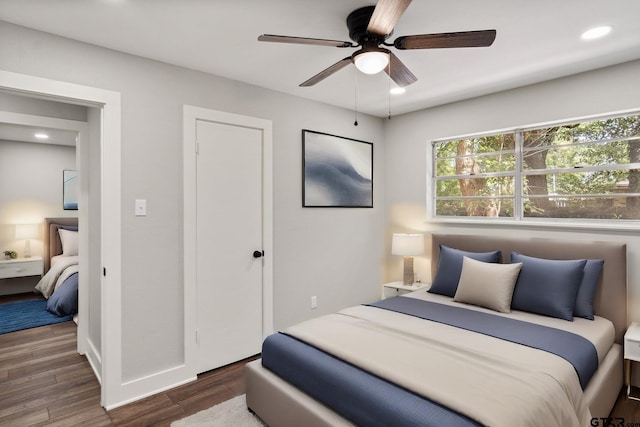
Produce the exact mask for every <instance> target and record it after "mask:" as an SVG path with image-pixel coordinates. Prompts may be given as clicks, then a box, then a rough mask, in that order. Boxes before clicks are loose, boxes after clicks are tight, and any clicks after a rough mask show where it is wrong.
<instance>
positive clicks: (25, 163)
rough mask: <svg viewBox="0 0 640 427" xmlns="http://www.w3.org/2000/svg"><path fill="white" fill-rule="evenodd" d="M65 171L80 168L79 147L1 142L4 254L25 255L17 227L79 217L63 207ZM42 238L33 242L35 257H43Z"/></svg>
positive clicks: (1, 238)
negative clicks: (13, 252)
mask: <svg viewBox="0 0 640 427" xmlns="http://www.w3.org/2000/svg"><path fill="white" fill-rule="evenodd" d="M64 169H76V149H75V147H69V146H62V145H51V144H38V143H31V142H18V141H3V140H0V251H2V250H5V249H10V250H15V251H17V252H18V255H19V256H24V253H23V252H24V241H16V240H15V234H14V225H13V224H41V223H42V222H43V219H44V218H45V217H57V216H75V211H73V212H72V211H65V210H64V209H63V208H62V171H63V170H64ZM42 237H43V236H40V239H34V240H32V242H31V254H32V255H42V249H43V248H42V240H41V239H42Z"/></svg>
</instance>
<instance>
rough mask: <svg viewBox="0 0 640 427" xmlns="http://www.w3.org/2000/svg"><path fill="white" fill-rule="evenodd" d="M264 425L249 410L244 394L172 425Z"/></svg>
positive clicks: (210, 426)
mask: <svg viewBox="0 0 640 427" xmlns="http://www.w3.org/2000/svg"><path fill="white" fill-rule="evenodd" d="M264 425H265V424H264V423H263V422H262V421H260V419H259V418H258V417H256V416H255V415H253V414H252V413H251V412H249V410H248V409H247V403H246V400H245V396H244V394H243V395H241V396H237V397H234V398H233V399H231V400H227V401H226V402H222V403H220V404H218V405H216V406H213V407H211V408H209V409H205V410H204V411H200V412H198V413H197V414H193V415H191V416H190V417H186V418H183V419H181V420H178V421H174V422H172V423H171V427H205V426H206V427H214V426H215V427H264Z"/></svg>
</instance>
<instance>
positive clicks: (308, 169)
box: [302, 129, 373, 208]
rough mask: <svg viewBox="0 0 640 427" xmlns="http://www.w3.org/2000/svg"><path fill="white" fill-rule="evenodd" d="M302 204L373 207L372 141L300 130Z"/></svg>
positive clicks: (328, 206) (316, 206)
mask: <svg viewBox="0 0 640 427" xmlns="http://www.w3.org/2000/svg"><path fill="white" fill-rule="evenodd" d="M302 206H303V207H313V208H372V207H373V144H372V143H370V142H365V141H358V140H356V139H351V138H345V137H341V136H336V135H330V134H327V133H322V132H315V131H311V130H307V129H303V130H302Z"/></svg>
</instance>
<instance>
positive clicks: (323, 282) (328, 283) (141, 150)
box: [0, 22, 385, 381]
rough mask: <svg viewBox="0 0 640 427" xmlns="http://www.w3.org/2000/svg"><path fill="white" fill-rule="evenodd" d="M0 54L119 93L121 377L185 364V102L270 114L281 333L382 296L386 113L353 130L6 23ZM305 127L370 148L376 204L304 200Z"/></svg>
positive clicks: (34, 69) (328, 114) (163, 67)
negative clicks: (139, 205) (141, 212)
mask: <svg viewBox="0 0 640 427" xmlns="http://www.w3.org/2000/svg"><path fill="white" fill-rule="evenodd" d="M0 51H1V52H2V55H0V69H4V70H8V71H13V72H18V73H23V74H30V75H35V76H42V77H46V78H50V79H54V80H61V81H69V82H72V83H77V84H81V85H86V86H91V87H97V88H102V89H108V90H113V91H117V92H120V93H121V94H122V204H123V210H122V227H123V236H122V238H123V242H122V334H123V335H122V343H123V344H122V347H123V360H122V367H123V368H122V380H123V381H131V380H135V379H136V378H141V377H145V376H148V375H154V374H155V373H159V372H162V371H163V370H166V369H170V368H172V367H174V366H177V365H180V364H181V363H182V362H183V357H184V355H183V343H184V337H183V336H182V335H183V333H182V331H183V314H184V313H183V312H182V297H183V294H182V289H183V284H182V274H183V266H182V262H181V257H179V256H176V255H175V254H176V251H179V250H180V248H181V247H182V154H181V147H182V141H181V139H182V114H181V111H182V105H183V104H188V105H194V106H201V107H205V108H210V109H215V110H221V111H227V112H232V113H238V114H244V115H249V116H255V117H260V118H265V119H270V120H272V121H273V129H274V132H273V140H274V193H275V196H274V254H272V256H273V257H274V323H275V325H274V326H275V327H276V328H277V329H279V328H283V327H286V326H288V325H290V324H292V323H295V322H298V321H301V320H304V319H307V318H310V317H314V316H317V315H320V314H323V313H327V312H331V311H335V310H337V309H340V308H342V307H345V306H348V305H353V304H357V303H360V302H364V301H370V300H373V299H375V298H376V297H377V296H378V293H379V283H380V281H381V279H382V269H383V260H384V253H383V250H384V248H383V239H382V230H383V227H384V224H383V221H384V191H383V186H382V185H380V184H381V183H382V182H383V181H384V166H383V158H384V149H385V147H384V144H383V139H382V135H383V120H381V119H378V118H372V117H367V116H361V117H360V118H359V122H360V125H359V126H358V127H354V126H353V125H352V121H353V114H352V113H351V112H349V111H346V110H342V109H339V108H334V107H330V106H326V105H323V104H319V103H315V102H311V101H307V100H303V99H300V98H296V97H292V96H289V95H284V94H281V93H278V92H273V91H269V90H265V89H262V88H258V87H255V86H250V85H246V84H243V83H239V82H235V81H231V80H227V79H223V78H218V77H215V76H211V75H207V74H204V73H200V72H195V71H191V70H187V69H184V68H179V67H174V66H170V65H167V64H162V63H159V62H155V61H150V60H146V59H142V58H138V57H135V56H131V55H126V54H122V53H118V52H114V51H110V50H107V49H102V48H97V47H95V46H91V45H88V44H84V43H79V42H75V41H71V40H68V39H64V38H60V37H55V36H52V35H49V34H45V33H41V32H37V31H32V30H29V29H25V28H22V27H18V26H14V25H11V24H7V23H3V22H0ZM42 64H46V65H47V66H46V67H43V66H42ZM303 128H307V129H313V130H317V131H322V132H327V133H332V134H337V135H343V136H347V137H351V138H355V139H360V140H365V141H370V142H373V143H374V144H375V148H374V159H375V164H374V182H375V184H374V204H375V207H374V208H373V209H335V210H334V209H309V208H306V209H303V208H302V207H301V175H302V160H301V156H302V153H301V129H303ZM136 198H143V199H147V201H148V215H147V216H146V217H138V218H136V217H135V216H134V210H133V208H134V200H135V199H136ZM311 295H317V296H318V301H319V307H318V308H317V309H316V310H311V308H310V296H311ZM103 351H104V349H103Z"/></svg>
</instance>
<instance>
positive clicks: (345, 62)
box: [300, 56, 351, 87]
mask: <svg viewBox="0 0 640 427" xmlns="http://www.w3.org/2000/svg"><path fill="white" fill-rule="evenodd" d="M349 64H351V57H350V56H347V57H346V58H344V59H341V60H340V61H338V62H336V63H335V64H333V65H332V66H330V67H329V68H327V69H324V70H322V71H320V72H319V73H318V74H316V75H315V76H313V77H311V78H310V79H309V80H307V81H306V82H303V83H300V87H307V86H313V85H315V84H316V83H319V82H321V81H322V80H324V79H326V78H327V77H329V76H330V75H332V74H334V73H336V72H338V71H340V70H342V69H343V68H344V67H346V66H347V65H349Z"/></svg>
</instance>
